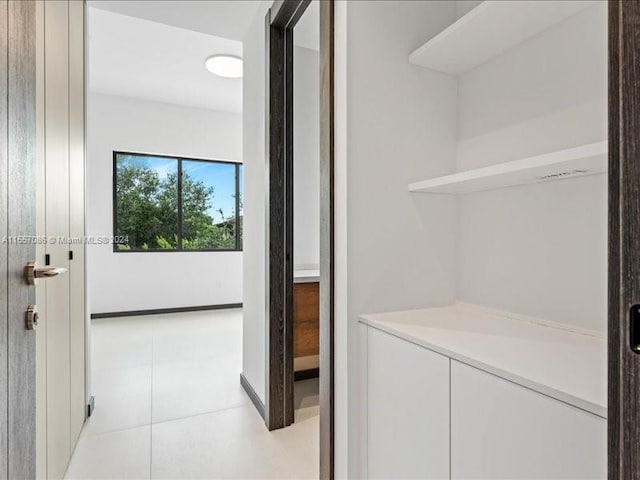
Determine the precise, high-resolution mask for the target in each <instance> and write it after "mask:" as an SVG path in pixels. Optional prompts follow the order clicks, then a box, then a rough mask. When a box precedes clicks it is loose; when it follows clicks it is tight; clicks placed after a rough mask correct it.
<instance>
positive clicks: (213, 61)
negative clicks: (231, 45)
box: [204, 55, 242, 78]
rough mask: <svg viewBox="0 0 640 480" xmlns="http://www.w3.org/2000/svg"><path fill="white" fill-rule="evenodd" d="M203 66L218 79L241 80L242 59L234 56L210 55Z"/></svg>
mask: <svg viewBox="0 0 640 480" xmlns="http://www.w3.org/2000/svg"><path fill="white" fill-rule="evenodd" d="M204 66H205V67H207V70H209V71H210V72H211V73H213V74H214V75H218V76H219V77H224V78H242V58H240V57H236V56H235V55H212V56H211V57H209V58H207V60H206V61H205V62H204Z"/></svg>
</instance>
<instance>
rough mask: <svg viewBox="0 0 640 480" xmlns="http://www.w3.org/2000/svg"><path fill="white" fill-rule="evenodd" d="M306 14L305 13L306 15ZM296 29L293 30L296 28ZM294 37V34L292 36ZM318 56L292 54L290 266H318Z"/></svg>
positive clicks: (302, 51)
mask: <svg viewBox="0 0 640 480" xmlns="http://www.w3.org/2000/svg"><path fill="white" fill-rule="evenodd" d="M308 13H309V12H305V15H307V14H308ZM296 28H297V27H296ZM294 35H295V34H294ZM319 92H320V55H319V53H318V51H316V50H311V49H308V48H303V47H295V48H294V51H293V122H294V125H293V206H294V207H293V263H294V269H301V270H303V269H317V268H318V266H319V264H320V93H319Z"/></svg>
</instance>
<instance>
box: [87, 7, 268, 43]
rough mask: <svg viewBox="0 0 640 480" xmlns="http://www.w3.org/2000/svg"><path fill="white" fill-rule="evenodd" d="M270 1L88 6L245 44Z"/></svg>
mask: <svg viewBox="0 0 640 480" xmlns="http://www.w3.org/2000/svg"><path fill="white" fill-rule="evenodd" d="M265 1H266V0H231V1H229V0H215V1H213V0H209V1H204V0H196V1H193V0H178V1H176V0H159V1H158V0H127V1H114V0H90V1H89V2H88V5H89V6H90V7H94V8H100V9H102V10H108V11H110V12H114V13H120V14H122V15H128V16H130V17H137V18H143V19H146V20H151V21H153V22H158V23H164V24H165V25H172V26H174V27H180V28H185V29H187V30H193V31H196V32H200V33H206V34H209V35H215V36H218V37H223V38H229V39H231V40H238V41H242V39H243V38H244V35H245V33H246V32H247V29H248V28H249V25H250V23H251V21H252V20H253V17H254V16H255V15H256V12H257V11H258V9H259V8H260V5H261V4H262V3H264V2H265Z"/></svg>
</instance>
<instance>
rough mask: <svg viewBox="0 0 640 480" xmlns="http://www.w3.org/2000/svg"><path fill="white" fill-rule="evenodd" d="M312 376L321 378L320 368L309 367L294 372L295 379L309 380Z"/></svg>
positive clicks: (296, 380) (295, 380)
mask: <svg viewBox="0 0 640 480" xmlns="http://www.w3.org/2000/svg"><path fill="white" fill-rule="evenodd" d="M312 378H320V369H319V368H308V369H306V370H298V371H297V372H293V381H294V382H299V381H300V380H309V379H312Z"/></svg>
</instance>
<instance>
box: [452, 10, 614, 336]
mask: <svg viewBox="0 0 640 480" xmlns="http://www.w3.org/2000/svg"><path fill="white" fill-rule="evenodd" d="M606 11H607V8H606V4H605V3H602V4H599V5H595V6H593V7H590V8H588V9H587V10H585V11H584V12H581V13H579V14H578V15H575V16H573V17H571V18H569V19H567V20H566V21H563V22H561V23H559V24H557V25H555V26H554V27H552V28H550V29H549V30H546V31H545V32H543V33H541V34H539V35H537V36H536V37H534V38H531V39H530V40H528V41H526V42H524V43H523V44H521V45H519V46H518V47H516V48H514V49H512V50H510V51H508V52H506V53H505V54H503V55H501V56H499V57H497V58H495V59H494V60H492V61H491V62H488V63H486V64H484V65H481V66H479V67H478V68H476V69H474V70H472V71H470V72H469V73H467V74H465V75H464V76H462V77H460V80H459V90H458V155H457V157H458V158H457V168H458V169H459V170H466V169H470V168H478V167H482V166H486V165H490V164H496V163H501V162H504V161H507V160H514V159H517V158H523V157H527V156H531V155H536V154H540V153H547V152H552V151H554V150H558V149H563V148H570V147H575V146H578V145H583V144H587V143H592V142H598V141H604V140H606V138H607V65H608V64H607V15H606ZM458 266H459V272H458V274H459V285H458V298H459V299H461V300H463V301H467V302H471V303H479V304H483V305H489V306H491V307H494V308H498V309H501V310H506V311H511V312H516V313H520V314H524V315H531V316H534V317H539V318H543V319H545V320H552V321H555V322H560V323H565V324H570V325H573V326H575V327H579V328H583V329H588V330H595V331H599V332H601V333H604V332H605V329H606V311H607V283H606V278H607V275H606V269H607V176H606V175H598V176H592V177H584V178H579V179H571V180H561V181H555V182H548V183H545V184H540V185H532V186H528V187H518V188H507V189H501V190H494V191H490V192H484V193H479V194H474V195H467V196H463V197H461V199H460V234H459V263H458Z"/></svg>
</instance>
